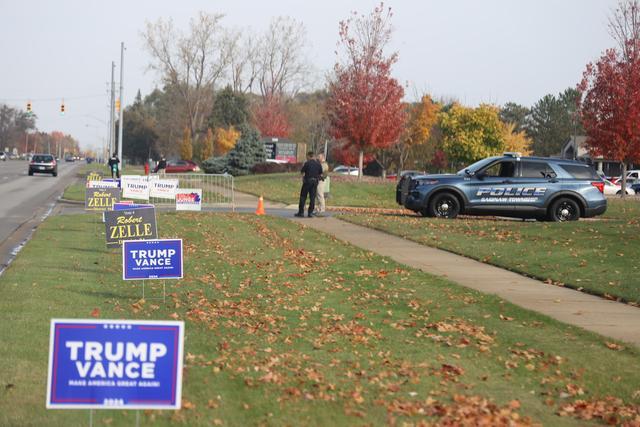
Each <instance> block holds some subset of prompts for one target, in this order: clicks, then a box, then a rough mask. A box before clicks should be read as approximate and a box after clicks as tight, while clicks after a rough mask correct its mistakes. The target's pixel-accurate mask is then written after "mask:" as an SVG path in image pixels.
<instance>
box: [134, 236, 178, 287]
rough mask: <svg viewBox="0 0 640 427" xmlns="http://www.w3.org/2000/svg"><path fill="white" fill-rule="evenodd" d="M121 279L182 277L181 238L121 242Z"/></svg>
mask: <svg viewBox="0 0 640 427" xmlns="http://www.w3.org/2000/svg"><path fill="white" fill-rule="evenodd" d="M122 279H123V280H147V279H182V239H159V240H130V241H129V240H127V241H124V242H122Z"/></svg>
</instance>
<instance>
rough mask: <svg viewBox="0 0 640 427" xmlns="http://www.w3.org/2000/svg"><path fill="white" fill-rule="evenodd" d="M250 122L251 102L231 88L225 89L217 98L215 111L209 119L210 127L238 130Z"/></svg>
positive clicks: (214, 106) (214, 103)
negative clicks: (234, 128) (232, 127)
mask: <svg viewBox="0 0 640 427" xmlns="http://www.w3.org/2000/svg"><path fill="white" fill-rule="evenodd" d="M248 120H249V101H248V100H247V98H246V97H245V96H244V95H243V94H241V93H236V92H234V91H233V89H231V87H230V86H227V87H225V88H224V89H223V90H221V91H220V92H219V93H218V94H217V95H216V97H215V99H214V101H213V110H212V111H211V117H210V118H209V127H211V128H212V129H215V128H221V127H222V128H229V127H230V126H234V127H236V128H238V127H240V125H242V124H244V123H247V121H248Z"/></svg>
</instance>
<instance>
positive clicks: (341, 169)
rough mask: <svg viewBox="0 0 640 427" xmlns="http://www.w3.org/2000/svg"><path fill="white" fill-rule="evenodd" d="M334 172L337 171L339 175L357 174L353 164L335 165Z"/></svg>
mask: <svg viewBox="0 0 640 427" xmlns="http://www.w3.org/2000/svg"><path fill="white" fill-rule="evenodd" d="M333 172H334V173H339V174H341V175H355V176H358V168H356V167H353V166H342V165H340V166H336V167H335V168H334V169H333Z"/></svg>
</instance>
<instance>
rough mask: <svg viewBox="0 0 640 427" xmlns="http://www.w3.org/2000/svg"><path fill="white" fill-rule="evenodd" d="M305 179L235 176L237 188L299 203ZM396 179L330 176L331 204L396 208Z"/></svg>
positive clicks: (286, 175)
mask: <svg viewBox="0 0 640 427" xmlns="http://www.w3.org/2000/svg"><path fill="white" fill-rule="evenodd" d="M301 184H302V180H301V178H300V174H299V173H278V174H265V175H248V176H241V177H237V178H236V179H235V187H236V190H238V191H241V192H244V193H249V194H253V195H255V196H264V198H266V199H269V200H273V201H275V202H281V203H286V204H290V205H291V204H298V200H299V197H300V186H301ZM395 186H396V183H395V181H393V182H392V181H383V180H381V179H371V178H369V177H367V178H366V180H365V181H362V182H359V181H358V179H357V177H353V176H345V175H331V184H330V190H331V191H330V193H329V194H330V196H329V197H330V198H329V199H328V200H327V205H328V206H353V207H374V208H397V207H398V205H397V204H396V202H395Z"/></svg>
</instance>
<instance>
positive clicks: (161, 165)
mask: <svg viewBox="0 0 640 427" xmlns="http://www.w3.org/2000/svg"><path fill="white" fill-rule="evenodd" d="M165 169H167V159H165V158H164V154H161V155H160V160H159V161H158V164H157V165H156V168H155V170H154V171H153V172H154V173H157V174H160V175H161V176H164V172H165Z"/></svg>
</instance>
